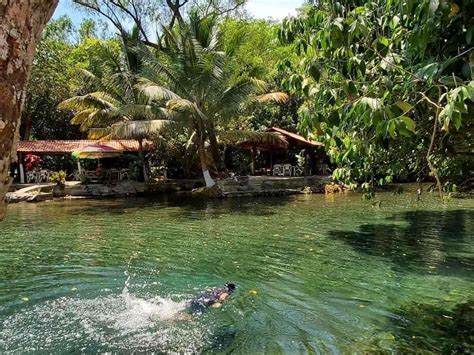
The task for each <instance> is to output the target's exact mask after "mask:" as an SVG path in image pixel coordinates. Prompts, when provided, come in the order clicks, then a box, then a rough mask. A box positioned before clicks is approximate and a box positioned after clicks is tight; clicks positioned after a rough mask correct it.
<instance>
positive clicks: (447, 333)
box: [349, 300, 474, 354]
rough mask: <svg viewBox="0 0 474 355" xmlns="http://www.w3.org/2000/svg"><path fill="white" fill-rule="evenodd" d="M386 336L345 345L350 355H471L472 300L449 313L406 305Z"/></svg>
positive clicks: (385, 333)
mask: <svg viewBox="0 0 474 355" xmlns="http://www.w3.org/2000/svg"><path fill="white" fill-rule="evenodd" d="M395 313H396V314H397V317H394V318H392V319H391V322H390V323H389V324H388V326H387V332H383V333H379V334H377V335H376V336H375V337H373V338H372V339H369V340H368V341H360V342H355V343H352V344H350V345H349V347H350V349H351V352H352V353H354V352H355V353H359V352H360V353H372V352H378V353H380V349H387V350H389V351H390V353H399V354H407V353H408V354H414V353H416V354H425V353H436V354H472V353H473V351H474V333H473V329H474V300H470V301H467V302H465V303H459V304H457V305H456V306H455V307H454V308H453V309H452V310H447V309H446V308H445V307H441V306H440V307H438V306H433V305H428V304H421V303H410V304H407V305H404V306H402V307H401V308H400V309H398V310H396V311H395Z"/></svg>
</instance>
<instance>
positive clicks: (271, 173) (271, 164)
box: [270, 149, 273, 175]
mask: <svg viewBox="0 0 474 355" xmlns="http://www.w3.org/2000/svg"><path fill="white" fill-rule="evenodd" d="M270 175H273V150H271V149H270Z"/></svg>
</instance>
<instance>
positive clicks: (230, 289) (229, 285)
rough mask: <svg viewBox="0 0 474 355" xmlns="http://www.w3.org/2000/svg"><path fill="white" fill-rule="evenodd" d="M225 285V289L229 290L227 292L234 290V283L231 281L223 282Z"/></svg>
mask: <svg viewBox="0 0 474 355" xmlns="http://www.w3.org/2000/svg"><path fill="white" fill-rule="evenodd" d="M225 287H227V289H228V290H229V292H234V291H235V287H236V286H235V284H234V283H232V282H227V283H226V284H225Z"/></svg>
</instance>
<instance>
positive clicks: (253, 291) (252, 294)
mask: <svg viewBox="0 0 474 355" xmlns="http://www.w3.org/2000/svg"><path fill="white" fill-rule="evenodd" d="M249 295H250V296H256V295H257V290H250V291H249Z"/></svg>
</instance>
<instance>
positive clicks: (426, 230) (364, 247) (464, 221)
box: [329, 210, 474, 278]
mask: <svg viewBox="0 0 474 355" xmlns="http://www.w3.org/2000/svg"><path fill="white" fill-rule="evenodd" d="M388 220H389V221H395V222H404V223H406V225H396V224H388V223H382V224H363V225H361V226H360V227H359V228H358V230H357V231H342V230H333V231H329V235H330V236H332V237H335V238H337V239H339V240H342V241H344V242H346V243H347V244H349V245H350V246H351V247H352V248H354V249H355V250H356V251H358V252H362V253H365V254H368V255H372V256H377V257H381V258H387V259H389V261H390V262H392V263H393V264H394V268H396V269H397V270H405V271H420V272H426V271H428V270H429V271H430V272H437V273H439V274H446V275H449V274H456V276H460V275H464V277H467V278H471V277H472V271H473V270H474V255H473V253H472V252H469V250H467V239H469V238H472V234H471V233H472V230H471V229H472V226H473V225H474V212H473V211H468V210H451V211H411V212H405V213H401V214H395V215H393V216H392V217H391V218H389V219H388Z"/></svg>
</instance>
